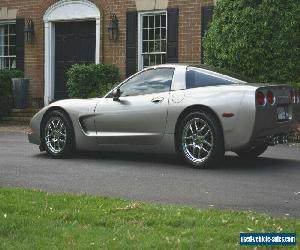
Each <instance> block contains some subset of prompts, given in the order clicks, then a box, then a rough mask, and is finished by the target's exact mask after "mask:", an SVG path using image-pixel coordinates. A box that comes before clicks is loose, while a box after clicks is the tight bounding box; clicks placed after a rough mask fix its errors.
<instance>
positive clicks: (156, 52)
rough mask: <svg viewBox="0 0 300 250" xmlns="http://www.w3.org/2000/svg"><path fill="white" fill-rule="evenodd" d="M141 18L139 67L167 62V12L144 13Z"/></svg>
mask: <svg viewBox="0 0 300 250" xmlns="http://www.w3.org/2000/svg"><path fill="white" fill-rule="evenodd" d="M139 18H140V20H139V21H140V36H139V51H140V55H139V65H140V67H139V68H140V69H142V68H147V67H149V66H153V65H157V64H164V63H166V60H167V59H166V56H167V13H166V12H165V11H163V12H154V13H142V14H140V17H139Z"/></svg>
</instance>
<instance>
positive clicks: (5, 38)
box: [4, 36, 8, 45]
mask: <svg viewBox="0 0 300 250" xmlns="http://www.w3.org/2000/svg"><path fill="white" fill-rule="evenodd" d="M4 45H8V36H4Z"/></svg>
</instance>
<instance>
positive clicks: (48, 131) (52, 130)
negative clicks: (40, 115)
mask: <svg viewBox="0 0 300 250" xmlns="http://www.w3.org/2000/svg"><path fill="white" fill-rule="evenodd" d="M45 143H46V146H47V148H48V149H49V150H50V151H51V152H52V153H54V154H58V153H60V152H62V151H63V150H64V148H65V146H66V143H67V129H66V124H65V123H64V121H63V120H62V119H61V118H60V117H51V118H50V119H49V120H48V122H47V123H46V127H45Z"/></svg>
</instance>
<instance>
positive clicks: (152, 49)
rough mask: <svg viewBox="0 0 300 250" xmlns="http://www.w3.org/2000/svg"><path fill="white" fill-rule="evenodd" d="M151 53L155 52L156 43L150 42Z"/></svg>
mask: <svg viewBox="0 0 300 250" xmlns="http://www.w3.org/2000/svg"><path fill="white" fill-rule="evenodd" d="M149 52H150V53H151V52H154V42H153V41H152V42H149Z"/></svg>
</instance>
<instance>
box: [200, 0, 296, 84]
mask: <svg viewBox="0 0 300 250" xmlns="http://www.w3.org/2000/svg"><path fill="white" fill-rule="evenodd" d="M204 61H205V63H207V64H209V65H213V66H215V67H219V68H224V69H227V70H230V71H234V72H237V73H240V74H243V75H245V76H248V77H250V78H252V79H255V80H256V81H260V82H275V83H287V82H297V81H298V82H300V0H234V1H232V0H219V2H218V4H217V6H216V8H215V12H214V18H213V21H212V22H211V24H210V27H209V30H208V32H207V34H206V36H205V39H204Z"/></svg>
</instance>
